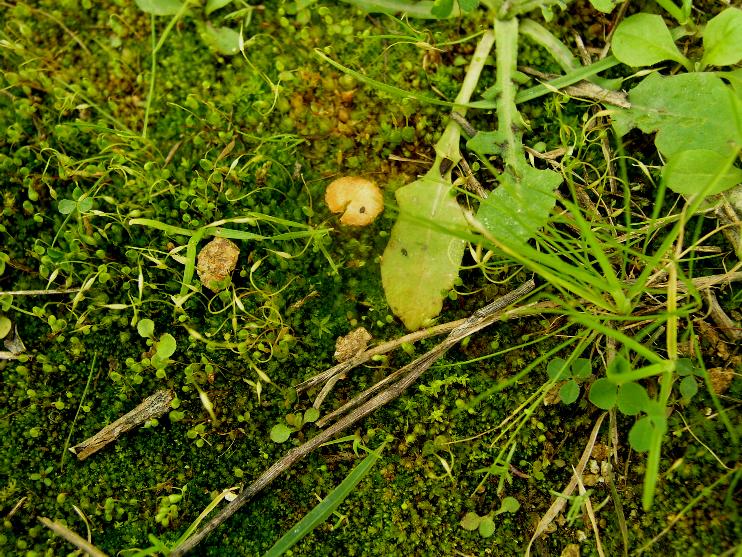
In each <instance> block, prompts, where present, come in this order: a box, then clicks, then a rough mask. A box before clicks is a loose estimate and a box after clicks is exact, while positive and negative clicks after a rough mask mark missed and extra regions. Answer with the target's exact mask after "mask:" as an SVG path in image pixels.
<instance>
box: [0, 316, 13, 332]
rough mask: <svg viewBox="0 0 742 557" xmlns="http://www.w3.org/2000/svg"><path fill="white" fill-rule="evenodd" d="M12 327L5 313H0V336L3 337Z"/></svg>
mask: <svg viewBox="0 0 742 557" xmlns="http://www.w3.org/2000/svg"><path fill="white" fill-rule="evenodd" d="M12 328H13V323H11V321H10V319H8V318H7V317H6V316H5V315H0V338H5V337H6V336H8V333H9V332H10V330H11V329H12Z"/></svg>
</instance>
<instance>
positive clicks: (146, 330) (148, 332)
mask: <svg viewBox="0 0 742 557" xmlns="http://www.w3.org/2000/svg"><path fill="white" fill-rule="evenodd" d="M137 332H138V333H139V336H141V337H144V338H152V335H153V334H154V332H155V322H154V321H152V320H151V319H140V320H139V323H137Z"/></svg>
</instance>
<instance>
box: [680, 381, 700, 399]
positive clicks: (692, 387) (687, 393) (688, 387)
mask: <svg viewBox="0 0 742 557" xmlns="http://www.w3.org/2000/svg"><path fill="white" fill-rule="evenodd" d="M679 389H680V394H681V395H682V396H683V398H684V399H685V400H690V399H692V398H693V396H694V395H695V394H696V393H697V392H698V383H696V379H695V378H694V377H693V376H692V375H689V376H688V377H683V380H682V381H681V382H680V387H679Z"/></svg>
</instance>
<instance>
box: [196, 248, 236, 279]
mask: <svg viewBox="0 0 742 557" xmlns="http://www.w3.org/2000/svg"><path fill="white" fill-rule="evenodd" d="M239 254H240V248H238V247H237V245H236V244H235V243H234V242H230V241H229V240H227V239H226V238H215V239H213V240H212V241H211V242H209V243H208V244H206V245H205V246H204V248H203V249H202V250H201V251H200V252H199V254H198V263H197V265H196V269H197V270H198V277H199V278H200V279H201V282H202V283H203V284H204V286H206V288H208V289H209V290H212V291H213V292H219V291H220V290H224V288H225V287H226V286H227V285H228V284H229V281H228V279H229V277H230V275H231V274H232V271H234V268H235V267H236V266H237V257H238V256H239Z"/></svg>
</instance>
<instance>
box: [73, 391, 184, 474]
mask: <svg viewBox="0 0 742 557" xmlns="http://www.w3.org/2000/svg"><path fill="white" fill-rule="evenodd" d="M174 398H175V393H174V392H173V391H171V390H163V391H157V392H156V393H155V394H153V395H151V396H149V397H147V398H145V399H144V401H143V402H142V403H141V404H140V405H139V406H137V407H136V408H134V410H132V411H131V412H128V413H126V414H124V415H123V416H121V417H120V418H119V419H118V420H116V421H115V422H113V423H112V424H109V425H107V426H106V427H104V428H103V429H101V430H100V431H99V432H98V433H96V434H95V435H93V436H92V437H90V438H88V439H86V440H85V441H83V442H82V443H79V444H77V445H75V446H74V447H70V448H69V450H70V452H71V453H72V454H73V455H75V456H76V457H77V458H78V460H85V459H86V458H88V457H89V456H90V455H92V454H95V453H97V452H98V451H99V450H101V449H102V448H103V447H105V446H106V445H108V444H109V443H112V442H113V441H115V440H116V439H118V438H119V436H120V435H122V434H123V433H126V432H127V431H129V430H130V429H133V428H135V427H137V426H138V425H140V424H142V423H144V422H146V421H147V420H151V419H152V418H159V417H160V416H162V415H163V414H164V413H165V412H167V411H168V410H169V409H170V403H171V402H172V401H173V399H174Z"/></svg>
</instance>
